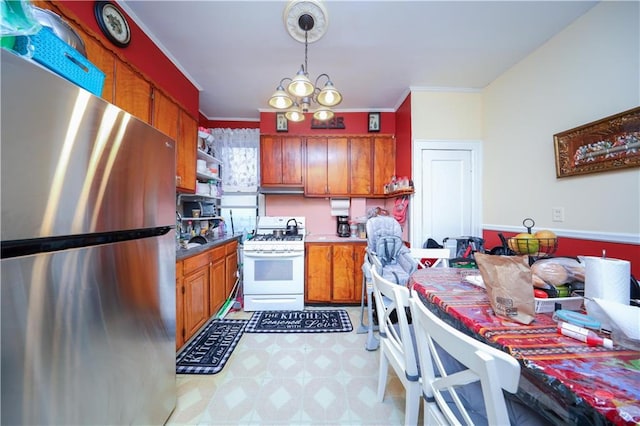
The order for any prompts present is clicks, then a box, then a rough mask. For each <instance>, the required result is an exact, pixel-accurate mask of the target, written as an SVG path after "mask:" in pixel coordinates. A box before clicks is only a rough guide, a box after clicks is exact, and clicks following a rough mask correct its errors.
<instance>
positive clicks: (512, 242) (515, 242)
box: [507, 217, 558, 257]
mask: <svg viewBox="0 0 640 426" xmlns="http://www.w3.org/2000/svg"><path fill="white" fill-rule="evenodd" d="M522 224H523V225H524V227H525V228H527V232H522V233H520V234H518V235H516V236H515V237H511V238H509V239H508V240H507V244H508V246H509V248H510V249H511V250H513V251H514V252H516V253H517V254H528V255H529V256H535V257H544V256H548V255H551V254H553V253H555V252H556V250H557V249H558V238H557V237H556V234H554V233H553V232H551V231H549V230H541V231H538V232H535V233H533V232H532V231H531V229H532V228H533V227H534V226H535V224H536V223H535V221H534V220H533V219H531V218H530V217H528V218H526V219H525V220H523V221H522Z"/></svg>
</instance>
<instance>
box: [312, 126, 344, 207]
mask: <svg viewBox="0 0 640 426" xmlns="http://www.w3.org/2000/svg"><path fill="white" fill-rule="evenodd" d="M305 195H309V196H318V195H320V196H326V195H345V196H348V195H349V139H347V138H344V137H328V138H323V137H320V138H308V139H307V176H306V181H305Z"/></svg>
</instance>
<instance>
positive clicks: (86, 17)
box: [57, 0, 200, 117]
mask: <svg viewBox="0 0 640 426" xmlns="http://www.w3.org/2000/svg"><path fill="white" fill-rule="evenodd" d="M57 3H59V4H60V5H61V6H63V7H64V8H65V9H67V10H69V11H71V12H73V13H74V14H75V15H76V17H77V18H78V19H79V20H81V21H82V22H83V23H84V24H85V25H86V26H87V27H89V28H91V29H92V30H93V31H95V32H96V33H97V34H102V31H100V27H98V23H97V22H96V19H95V17H94V14H93V13H94V12H93V10H94V5H95V3H96V2H95V1H77V0H60V1H58V2H57ZM121 10H122V9H121ZM122 12H123V13H125V15H126V12H124V11H122ZM129 27H130V28H131V43H129V46H127V47H125V48H119V47H117V46H115V45H113V44H112V45H110V47H111V48H112V49H113V50H114V51H116V52H117V53H118V54H119V55H120V56H121V57H122V58H123V59H125V60H126V61H127V62H128V63H130V64H132V65H133V66H135V67H136V68H137V69H139V70H140V71H142V73H144V74H145V75H146V76H147V77H148V78H150V79H151V80H153V83H154V85H156V86H158V87H160V88H161V89H163V90H164V91H166V92H167V93H169V94H170V95H171V96H172V97H174V98H175V99H176V100H177V101H178V102H179V103H180V104H181V105H182V107H184V108H185V109H186V110H187V111H188V112H189V113H190V114H191V115H192V116H193V117H198V110H199V102H200V93H199V91H198V89H197V88H196V87H195V86H194V85H193V84H192V83H191V82H190V81H189V80H188V79H187V78H186V77H185V76H184V75H183V74H182V72H180V70H178V68H177V67H176V66H175V65H174V64H173V63H172V62H171V61H170V60H169V59H168V58H167V57H166V56H165V55H164V53H162V51H161V50H160V49H158V47H157V46H156V45H155V44H154V43H153V41H151V39H150V38H149V37H147V35H146V34H145V33H144V31H142V30H141V29H140V27H138V26H137V25H136V23H135V22H134V21H133V19H129Z"/></svg>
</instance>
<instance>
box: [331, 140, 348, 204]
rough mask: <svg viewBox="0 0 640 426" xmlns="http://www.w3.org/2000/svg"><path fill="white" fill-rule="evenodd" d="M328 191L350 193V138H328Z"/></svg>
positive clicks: (332, 193) (342, 193) (340, 193)
mask: <svg viewBox="0 0 640 426" xmlns="http://www.w3.org/2000/svg"><path fill="white" fill-rule="evenodd" d="M327 192H328V193H329V194H331V195H349V139H347V138H341V137H337V138H328V140H327Z"/></svg>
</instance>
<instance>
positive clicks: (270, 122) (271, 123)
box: [260, 112, 396, 136]
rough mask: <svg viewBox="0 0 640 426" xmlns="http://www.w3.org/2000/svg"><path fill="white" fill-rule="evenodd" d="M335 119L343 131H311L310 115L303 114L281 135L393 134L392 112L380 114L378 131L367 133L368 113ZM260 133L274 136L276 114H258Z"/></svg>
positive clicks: (339, 114) (394, 122)
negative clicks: (339, 120)
mask: <svg viewBox="0 0 640 426" xmlns="http://www.w3.org/2000/svg"><path fill="white" fill-rule="evenodd" d="M336 117H338V118H342V119H343V121H344V126H345V128H344V129H312V128H311V119H312V115H311V114H305V120H304V121H301V122H299V123H294V122H291V121H290V122H289V123H288V128H289V130H288V131H287V132H286V133H285V132H283V134H289V135H303V136H313V135H314V134H317V135H346V134H349V135H356V134H357V135H361V134H367V133H368V134H370V135H376V134H385V135H387V134H395V132H396V119H395V113H394V112H381V113H380V131H379V132H375V133H369V131H368V126H369V113H368V112H342V113H341V112H338V113H336ZM260 133H262V134H274V133H277V132H276V113H275V112H261V113H260Z"/></svg>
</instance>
